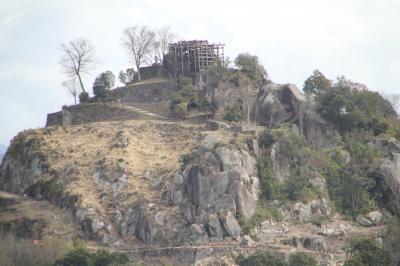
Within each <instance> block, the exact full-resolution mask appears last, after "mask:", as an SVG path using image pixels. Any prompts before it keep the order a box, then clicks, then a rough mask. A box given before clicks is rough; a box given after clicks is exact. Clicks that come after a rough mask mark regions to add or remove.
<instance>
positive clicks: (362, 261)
mask: <svg viewBox="0 0 400 266" xmlns="http://www.w3.org/2000/svg"><path fill="white" fill-rule="evenodd" d="M349 251H350V259H349V260H347V261H346V262H345V263H344V266H359V265H366V266H376V265H387V266H390V265H394V263H393V258H392V256H391V254H390V253H389V252H388V251H387V250H386V249H384V248H381V247H379V246H378V245H377V244H376V243H375V242H374V241H373V240H371V239H356V240H352V241H351V242H350V249H349Z"/></svg>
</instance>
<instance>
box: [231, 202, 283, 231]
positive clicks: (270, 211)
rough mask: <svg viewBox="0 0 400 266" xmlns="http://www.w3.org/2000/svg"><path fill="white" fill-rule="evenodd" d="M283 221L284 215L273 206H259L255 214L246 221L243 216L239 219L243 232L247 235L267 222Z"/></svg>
mask: <svg viewBox="0 0 400 266" xmlns="http://www.w3.org/2000/svg"><path fill="white" fill-rule="evenodd" d="M270 219H272V220H274V221H281V220H282V219H283V217H282V214H281V213H280V212H279V210H278V209H277V208H276V207H271V206H257V208H256V211H255V213H254V214H253V215H252V216H251V217H250V218H249V219H246V218H245V217H243V216H239V217H238V222H239V225H240V227H241V228H242V232H243V234H245V235H249V234H251V233H252V232H251V231H252V230H253V228H254V227H256V226H257V225H258V224H260V223H262V222H264V221H266V220H270Z"/></svg>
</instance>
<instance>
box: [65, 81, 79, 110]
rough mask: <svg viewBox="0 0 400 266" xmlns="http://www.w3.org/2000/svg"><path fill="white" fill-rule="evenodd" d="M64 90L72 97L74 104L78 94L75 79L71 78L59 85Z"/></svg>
mask: <svg viewBox="0 0 400 266" xmlns="http://www.w3.org/2000/svg"><path fill="white" fill-rule="evenodd" d="M61 85H62V86H63V87H64V88H65V89H66V90H67V93H68V94H70V95H71V96H72V97H74V103H75V104H76V97H77V96H78V92H79V84H78V82H77V81H76V79H75V78H71V79H70V80H66V81H64V82H63V83H62V84H61Z"/></svg>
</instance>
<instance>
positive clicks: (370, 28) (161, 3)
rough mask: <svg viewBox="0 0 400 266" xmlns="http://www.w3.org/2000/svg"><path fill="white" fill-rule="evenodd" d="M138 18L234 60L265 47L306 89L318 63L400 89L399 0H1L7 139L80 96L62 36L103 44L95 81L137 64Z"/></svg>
mask: <svg viewBox="0 0 400 266" xmlns="http://www.w3.org/2000/svg"><path fill="white" fill-rule="evenodd" d="M134 24H143V25H149V26H150V27H162V26H165V25H169V26H171V28H172V29H173V30H174V31H175V32H176V33H177V34H178V36H179V39H208V40H209V41H211V42H222V43H225V44H226V50H225V52H226V53H227V55H229V56H230V57H231V58H234V57H235V56H236V55H237V54H238V53H240V52H250V53H253V54H256V55H258V56H259V58H260V61H261V62H262V63H263V64H264V66H265V67H266V69H267V71H268V72H269V75H270V77H271V78H272V80H273V81H274V82H278V83H294V84H296V85H297V86H298V87H301V86H302V84H303V81H304V80H305V79H306V78H307V77H308V76H309V75H310V74H311V73H312V71H313V70H314V69H316V68H317V69H319V70H321V71H322V72H323V73H324V74H325V75H326V76H328V77H329V78H332V79H333V78H335V77H336V76H338V75H342V74H343V75H345V76H346V77H347V78H349V79H352V80H354V81H357V82H360V83H364V84H366V85H367V86H368V87H369V88H371V89H373V90H378V91H384V92H388V93H396V92H400V88H399V84H400V75H399V73H398V72H399V70H400V0H329V1H328V0H259V1H255V0H246V1H234V0H226V1H225V0H224V1H221V0H218V1H217V0H202V1H201V2H200V1H199V2H197V1H192V0H114V1H110V0H0V99H1V104H0V143H3V144H6V145H8V142H9V140H10V139H11V138H12V137H13V136H14V135H15V134H16V133H17V132H19V131H21V130H23V129H28V128H37V127H42V126H44V124H45V119H46V114H47V113H49V112H55V111H58V110H60V108H61V106H62V105H64V104H72V103H73V100H72V98H71V97H69V96H68V95H67V94H66V92H65V91H64V89H63V88H62V87H61V83H62V81H63V80H65V77H64V75H63V73H62V71H61V69H60V67H59V65H58V61H59V57H60V52H59V51H58V49H57V47H58V46H59V44H60V43H61V42H67V41H69V40H73V39H76V38H81V37H82V38H86V39H89V40H90V41H92V43H93V44H94V45H95V47H96V52H97V57H98V59H99V61H100V64H99V65H98V66H97V68H96V69H95V70H94V71H93V73H92V75H90V76H87V77H86V79H85V84H86V86H87V87H91V84H92V82H93V79H94V77H95V76H96V75H97V74H98V73H100V72H103V71H105V70H111V71H113V72H114V73H115V74H117V73H118V72H119V70H121V69H126V68H127V67H129V66H130V65H131V64H130V62H129V61H128V59H127V56H126V54H125V52H124V50H123V49H122V47H121V45H120V36H121V32H122V30H123V29H124V27H127V26H130V25H134Z"/></svg>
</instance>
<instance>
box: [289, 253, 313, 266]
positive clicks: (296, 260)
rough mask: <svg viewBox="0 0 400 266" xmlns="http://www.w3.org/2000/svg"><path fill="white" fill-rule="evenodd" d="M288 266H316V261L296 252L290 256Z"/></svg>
mask: <svg viewBox="0 0 400 266" xmlns="http://www.w3.org/2000/svg"><path fill="white" fill-rule="evenodd" d="M289 266H317V261H316V260H315V259H314V258H313V257H312V256H310V255H308V254H306V253H304V252H297V253H294V254H291V255H290V257H289Z"/></svg>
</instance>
